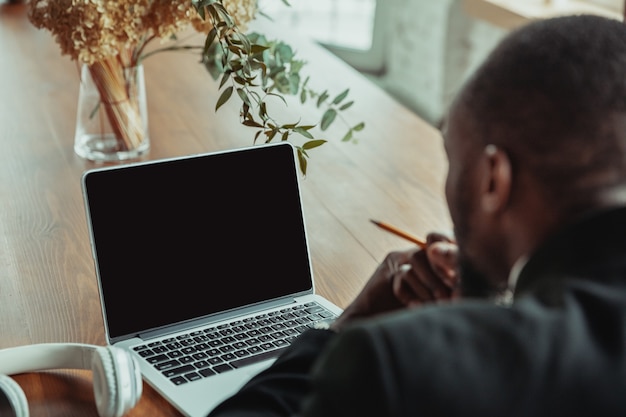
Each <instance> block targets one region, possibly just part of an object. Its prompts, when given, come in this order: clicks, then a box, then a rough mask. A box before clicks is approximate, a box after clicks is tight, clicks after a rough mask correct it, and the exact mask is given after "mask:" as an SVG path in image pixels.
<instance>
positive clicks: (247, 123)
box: [241, 119, 263, 128]
mask: <svg viewBox="0 0 626 417" xmlns="http://www.w3.org/2000/svg"><path fill="white" fill-rule="evenodd" d="M241 123H242V124H243V125H244V126H250V127H261V128H262V127H263V125H262V124H260V123H257V122H255V121H254V120H252V119H248V120H244V121H243V122H241Z"/></svg>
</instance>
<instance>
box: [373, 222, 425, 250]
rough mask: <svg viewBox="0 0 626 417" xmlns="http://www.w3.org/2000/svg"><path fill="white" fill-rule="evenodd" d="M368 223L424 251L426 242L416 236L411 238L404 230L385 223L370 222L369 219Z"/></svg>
mask: <svg viewBox="0 0 626 417" xmlns="http://www.w3.org/2000/svg"><path fill="white" fill-rule="evenodd" d="M370 221H371V222H372V223H374V224H375V225H376V226H378V227H380V228H381V229H383V230H386V231H388V232H390V233H393V234H394V235H396V236H399V237H401V238H403V239H406V240H408V241H409V242H413V243H415V244H416V245H417V246H419V247H420V248H422V249H426V241H425V240H423V239H420V238H419V237H417V236H413V235H412V234H410V233H407V232H405V231H404V230H400V229H398V228H397V227H395V226H392V225H390V224H389V223H385V222H380V221H378V220H372V219H370Z"/></svg>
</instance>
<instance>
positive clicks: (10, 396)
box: [0, 375, 28, 417]
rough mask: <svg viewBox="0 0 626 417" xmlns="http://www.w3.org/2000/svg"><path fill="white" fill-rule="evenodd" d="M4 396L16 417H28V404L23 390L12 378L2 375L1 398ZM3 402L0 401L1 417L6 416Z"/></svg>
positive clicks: (0, 382) (0, 380)
mask: <svg viewBox="0 0 626 417" xmlns="http://www.w3.org/2000/svg"><path fill="white" fill-rule="evenodd" d="M2 395H4V396H5V397H6V399H7V401H8V406H9V407H10V409H11V411H13V413H14V415H15V417H28V403H27V402H26V395H24V391H22V388H20V386H19V385H18V384H17V382H15V381H14V380H13V379H12V378H10V377H8V376H6V375H0V397H1V396H2ZM2 403H3V401H2V400H1V399H0V415H2V416H4V415H5V414H4V409H3V408H2V406H3V404H2Z"/></svg>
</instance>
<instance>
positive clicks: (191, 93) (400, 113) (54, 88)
mask: <svg viewBox="0 0 626 417" xmlns="http://www.w3.org/2000/svg"><path fill="white" fill-rule="evenodd" d="M289 41H290V42H291V43H292V44H294V45H295V46H296V49H297V53H298V55H299V56H301V57H302V58H304V59H306V60H307V61H308V65H307V67H306V68H305V72H307V73H308V74H311V75H312V79H311V83H312V85H314V86H319V88H328V89H329V90H330V91H331V93H332V92H334V93H335V94H337V93H339V92H341V91H342V90H343V88H345V87H350V88H351V95H352V97H353V98H354V99H355V101H356V104H355V105H354V106H353V108H352V109H351V110H350V112H349V113H348V114H347V117H348V118H349V122H351V123H356V122H358V121H361V120H364V121H366V123H367V127H366V129H365V130H364V131H363V132H361V134H360V135H359V143H358V144H352V143H342V142H340V138H341V137H342V135H343V133H344V127H343V126H342V125H341V123H338V122H336V123H335V125H334V126H332V128H331V129H329V130H328V131H327V132H325V133H324V134H323V135H321V134H319V132H318V133H316V135H318V136H324V137H327V138H328V139H329V143H327V144H325V145H324V146H322V147H320V148H318V149H316V150H314V151H311V160H310V162H309V172H308V176H307V177H306V178H303V180H302V188H303V198H304V204H305V215H306V218H307V226H308V231H309V233H310V243H311V252H312V258H313V264H314V273H315V276H316V283H317V290H318V292H319V293H321V294H323V295H325V296H327V297H328V298H330V299H331V300H333V301H334V302H336V303H337V304H338V305H340V306H342V307H345V306H346V305H347V304H348V303H349V302H350V300H351V299H352V298H353V297H354V296H355V295H356V294H357V292H358V291H359V290H360V288H361V287H362V285H363V284H364V282H365V281H366V280H367V279H368V278H369V276H370V274H371V273H372V272H373V271H374V269H375V267H376V266H377V265H378V263H379V262H380V261H381V260H382V259H383V258H384V256H385V254H386V253H387V252H388V251H390V250H394V249H401V248H406V247H409V244H407V243H406V242H404V241H402V240H400V239H399V238H397V237H395V236H392V235H390V234H387V233H385V232H383V231H381V230H379V229H377V228H376V227H375V226H373V225H372V224H371V223H370V222H369V219H370V218H375V219H380V220H386V221H389V222H391V223H394V224H395V225H397V226H399V227H402V228H405V229H407V230H410V231H411V232H412V233H414V234H417V235H425V234H426V233H427V232H428V231H431V230H434V229H436V230H441V229H446V230H449V228H450V221H449V218H448V212H447V208H446V204H445V199H444V197H443V184H444V179H445V170H446V159H445V155H444V153H443V148H442V144H441V138H440V135H439V132H438V131H437V130H435V129H433V128H432V127H431V126H429V125H428V124H426V123H425V122H423V121H422V120H421V119H420V118H419V117H417V116H416V115H415V114H413V113H412V112H410V111H409V110H408V109H406V108H405V107H403V106H402V105H400V104H398V103H397V102H396V101H394V100H393V99H392V98H390V96H389V95H387V94H386V93H385V92H383V91H382V90H381V89H379V88H378V87H376V86H375V85H373V84H372V83H371V82H369V81H368V80H367V79H365V78H364V77H362V76H361V75H360V74H359V73H357V72H356V71H354V70H353V69H352V68H350V67H348V66H347V65H345V64H344V63H343V62H341V61H339V60H338V59H337V58H335V57H334V56H333V55H331V54H329V53H328V52H326V51H325V50H323V49H322V48H320V47H318V46H316V45H314V44H312V43H309V42H301V41H298V40H295V39H291V38H290V39H289ZM197 61H198V58H197V57H196V56H192V55H181V54H177V53H170V54H159V55H155V56H154V57H152V58H150V59H149V60H147V61H146V63H145V66H146V70H145V73H146V83H147V90H148V106H149V114H150V136H151V142H152V147H151V152H150V155H149V158H153V159H156V158H164V157H172V156H178V155H187V154H194V153H200V152H207V151H215V150H222V149H227V148H234V147H243V146H249V145H251V144H252V140H253V133H254V131H253V130H250V129H249V128H245V127H242V126H241V125H240V124H239V121H238V120H239V116H238V105H237V103H236V101H235V100H232V101H231V102H229V103H228V104H227V105H226V106H224V107H222V108H221V109H220V110H219V112H218V113H217V114H216V113H215V111H214V108H215V103H216V100H217V98H218V94H219V93H218V91H217V85H216V83H214V82H213V81H212V80H211V78H210V77H209V76H208V74H207V73H206V72H205V70H204V68H203V67H202V66H201V65H199V64H198V63H197ZM78 77H79V71H78V68H77V66H76V63H75V62H73V61H71V60H69V58H67V57H63V56H61V55H60V49H59V48H58V46H57V44H56V43H55V42H54V40H53V39H52V37H51V35H50V34H49V32H47V31H38V30H36V29H35V28H34V27H33V26H32V25H31V24H30V23H29V22H28V20H27V18H26V10H25V6H24V5H8V4H5V5H0V97H1V99H0V147H1V148H0V196H1V198H2V203H1V204H2V206H1V209H0V348H6V347H11V346H18V345H25V344H31V343H41V342H81V343H91V344H99V345H102V344H104V343H105V340H104V329H103V322H102V316H101V310H100V302H99V297H98V290H97V285H96V279H95V272H94V265H93V260H92V257H91V252H90V248H89V237H88V232H87V227H86V220H85V213H84V207H83V200H82V195H81V189H80V182H79V179H80V176H81V174H82V173H83V172H84V171H85V170H86V169H88V168H91V167H94V166H95V165H94V164H93V163H90V162H87V161H85V160H82V159H81V158H79V157H78V156H77V155H75V154H74V151H73V137H74V127H75V113H76V105H77V97H78V85H79V78H78ZM407 88H411V86H407ZM284 112H285V117H286V118H289V120H296V119H297V118H298V117H302V119H303V120H304V121H308V122H310V123H316V122H317V121H318V120H319V116H320V114H319V113H318V110H317V109H316V108H315V106H313V105H310V106H309V105H306V106H304V107H303V106H300V105H299V104H298V102H297V100H295V99H294V100H293V101H290V104H289V107H287V108H286V109H285V111H284ZM207 181H210V179H207ZM16 380H17V381H18V382H19V383H20V384H21V385H22V386H23V387H24V389H25V392H26V395H27V397H28V399H29V402H30V407H31V415H32V416H34V417H38V416H65V417H67V416H95V415H97V413H96V409H95V406H94V403H93V393H92V388H91V373H90V372H86V371H65V370H63V371H55V372H49V373H31V374H25V375H19V376H17V377H16ZM199 401H201V399H199ZM129 415H130V416H144V415H145V416H151V417H159V416H178V415H179V414H178V412H177V411H176V410H175V409H174V408H172V407H171V406H170V405H169V404H168V403H166V402H165V401H164V400H163V399H162V398H161V397H160V396H159V395H158V394H157V393H156V392H155V391H154V390H152V389H151V388H150V387H148V386H146V387H145V390H144V395H143V397H142V399H141V401H140V403H139V405H138V406H137V407H136V408H135V409H134V410H133V411H132V412H131V413H130V414H129Z"/></svg>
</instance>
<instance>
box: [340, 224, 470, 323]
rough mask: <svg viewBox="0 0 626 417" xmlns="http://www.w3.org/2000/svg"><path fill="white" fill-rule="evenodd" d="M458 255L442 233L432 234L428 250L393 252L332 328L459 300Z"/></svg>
mask: <svg viewBox="0 0 626 417" xmlns="http://www.w3.org/2000/svg"><path fill="white" fill-rule="evenodd" d="M457 253H458V250H457V246H456V244H455V243H453V241H452V240H451V239H450V238H448V237H446V236H445V235H443V234H438V233H431V234H430V235H428V238H427V247H426V249H424V250H421V249H418V248H413V249H409V250H405V251H396V252H391V253H389V254H388V255H387V256H386V258H385V260H384V261H383V262H382V263H381V264H380V265H379V266H378V268H377V269H376V271H375V272H374V274H373V275H372V277H371V278H370V279H369V281H368V282H367V284H365V287H364V288H363V289H362V290H361V292H360V293H359V295H358V296H357V297H356V298H355V299H354V301H353V302H352V303H351V304H350V305H349V306H348V307H347V308H346V309H345V311H344V312H343V314H341V316H340V317H339V318H338V319H337V320H336V321H335V323H333V325H332V326H331V327H332V328H333V329H335V330H340V329H341V328H342V327H343V326H345V325H346V324H347V323H349V322H350V321H352V320H355V319H360V318H366V317H372V316H375V315H378V314H381V313H386V312H390V311H393V310H398V309H401V308H407V307H416V306H420V305H422V304H424V303H430V302H436V301H439V300H449V299H451V298H453V297H455V296H456V288H457V287H458V285H457V284H458V282H457V281H458V278H457Z"/></svg>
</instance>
